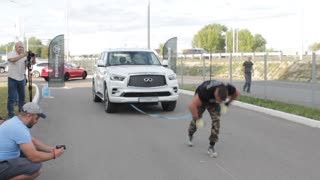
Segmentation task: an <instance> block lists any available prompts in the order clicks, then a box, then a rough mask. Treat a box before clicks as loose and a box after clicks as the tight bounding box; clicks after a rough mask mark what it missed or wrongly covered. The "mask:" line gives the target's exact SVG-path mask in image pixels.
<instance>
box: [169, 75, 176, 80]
mask: <svg viewBox="0 0 320 180" xmlns="http://www.w3.org/2000/svg"><path fill="white" fill-rule="evenodd" d="M168 79H169V80H175V79H177V75H176V74H170V75H169V76H168Z"/></svg>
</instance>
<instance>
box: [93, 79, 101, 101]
mask: <svg viewBox="0 0 320 180" xmlns="http://www.w3.org/2000/svg"><path fill="white" fill-rule="evenodd" d="M92 97H93V102H101V101H102V100H101V99H100V98H99V96H97V94H96V88H95V85H94V82H92Z"/></svg>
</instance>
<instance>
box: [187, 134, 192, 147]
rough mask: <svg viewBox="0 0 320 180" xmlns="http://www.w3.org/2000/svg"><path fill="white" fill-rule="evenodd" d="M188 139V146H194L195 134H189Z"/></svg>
mask: <svg viewBox="0 0 320 180" xmlns="http://www.w3.org/2000/svg"><path fill="white" fill-rule="evenodd" d="M187 141H188V146H190V147H192V146H193V136H189V135H188V136H187Z"/></svg>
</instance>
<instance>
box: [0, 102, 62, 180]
mask: <svg viewBox="0 0 320 180" xmlns="http://www.w3.org/2000/svg"><path fill="white" fill-rule="evenodd" d="M40 118H46V115H45V114H43V113H42V111H41V109H40V107H39V106H38V104H36V103H34V102H28V103H26V104H25V105H24V106H23V108H22V111H21V112H20V113H19V114H18V115H17V116H14V117H13V118H11V119H9V120H7V121H5V122H4V123H2V124H1V126H0V180H6V179H12V180H14V179H35V178H36V177H38V176H39V175H40V169H41V166H42V164H41V163H42V162H44V161H48V160H52V159H56V158H58V157H60V156H61V155H62V154H63V153H64V151H65V148H66V147H65V146H64V145H58V146H48V145H45V144H44V143H42V142H41V141H39V140H38V139H36V138H34V137H32V136H31V134H30V129H31V128H32V127H33V126H34V125H35V124H36V123H37V122H38V120H39V119H40Z"/></svg>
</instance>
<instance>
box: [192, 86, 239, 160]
mask: <svg viewBox="0 0 320 180" xmlns="http://www.w3.org/2000/svg"><path fill="white" fill-rule="evenodd" d="M239 94H240V93H239V90H238V89H237V88H236V87H234V86H233V85H231V84H229V83H227V84H225V83H223V82H220V81H216V80H209V81H205V82H203V83H202V84H200V85H199V86H198V88H197V89H196V92H195V95H194V97H193V99H192V101H191V103H190V104H189V110H190V112H191V114H192V120H191V123H190V125H189V128H188V145H189V146H193V134H194V133H195V132H196V131H197V126H196V124H197V121H200V120H201V118H202V114H203V113H204V111H205V110H206V109H207V111H208V112H209V114H210V117H211V120H212V126H211V134H210V137H209V144H210V145H209V148H208V154H209V155H210V157H217V155H218V154H217V152H216V151H215V149H214V145H215V143H216V142H218V135H219V129H220V116H221V112H220V111H221V106H220V105H221V103H224V105H226V106H229V105H230V103H231V102H232V101H233V100H235V99H236V98H237V97H238V96H239ZM227 98H228V99H227Z"/></svg>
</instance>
